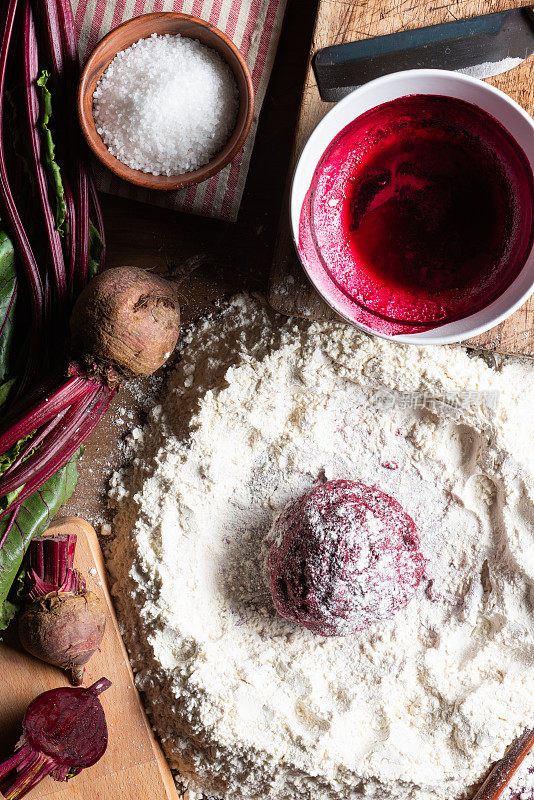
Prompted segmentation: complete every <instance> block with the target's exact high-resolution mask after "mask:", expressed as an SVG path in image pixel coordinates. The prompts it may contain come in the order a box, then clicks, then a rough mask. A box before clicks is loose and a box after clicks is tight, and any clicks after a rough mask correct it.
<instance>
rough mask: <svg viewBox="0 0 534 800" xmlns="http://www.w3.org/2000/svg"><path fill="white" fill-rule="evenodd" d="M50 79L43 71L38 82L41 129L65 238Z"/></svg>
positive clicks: (59, 226) (58, 224) (59, 227)
mask: <svg viewBox="0 0 534 800" xmlns="http://www.w3.org/2000/svg"><path fill="white" fill-rule="evenodd" d="M49 78H50V73H49V72H46V71H45V70H43V72H41V74H40V76H39V78H38V79H37V81H36V85H37V87H38V90H39V94H40V104H41V118H40V127H41V132H42V143H43V157H44V161H45V164H46V171H47V176H48V182H49V186H50V190H51V191H50V194H51V197H53V198H54V202H55V220H56V229H57V231H58V233H59V234H60V236H65V235H66V233H67V230H66V228H67V207H66V204H65V191H64V189H63V179H62V177H61V170H60V168H59V164H58V163H57V161H56V158H55V155H56V145H55V143H54V139H53V137H52V132H51V129H50V119H51V117H52V95H51V94H50V91H49V89H48V86H47V83H48V80H49Z"/></svg>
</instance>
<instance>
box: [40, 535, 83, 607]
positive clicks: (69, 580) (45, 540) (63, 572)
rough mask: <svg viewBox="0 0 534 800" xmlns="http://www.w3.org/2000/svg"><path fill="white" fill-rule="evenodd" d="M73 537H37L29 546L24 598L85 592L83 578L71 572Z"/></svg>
mask: <svg viewBox="0 0 534 800" xmlns="http://www.w3.org/2000/svg"><path fill="white" fill-rule="evenodd" d="M75 549H76V536H75V535H74V534H73V533H71V534H60V535H59V536H39V537H37V538H36V539H34V540H33V541H32V543H31V545H30V564H29V567H28V570H27V573H26V577H27V585H28V589H27V597H28V599H29V600H35V598H36V597H42V596H43V595H46V594H50V592H74V593H76V592H81V591H84V590H85V588H86V587H85V581H84V579H83V577H82V576H81V575H80V573H79V572H77V571H76V570H75V569H74V552H75Z"/></svg>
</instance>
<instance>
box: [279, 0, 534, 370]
mask: <svg viewBox="0 0 534 800" xmlns="http://www.w3.org/2000/svg"><path fill="white" fill-rule="evenodd" d="M530 2H531V0H530ZM530 2H529V0H526V1H525V2H522V1H521V0H516V2H513V0H456V2H454V0H449V1H448V2H443V0H356V2H355V1H354V0H320V2H319V8H318V12H317V20H316V25H315V32H314V35H313V42H312V47H311V53H310V59H309V62H308V68H307V74H306V80H305V84H304V90H303V96H302V103H301V108H300V114H299V120H298V123H297V129H296V136H295V145H294V150H293V157H292V162H291V166H290V172H289V176H290V178H291V175H292V173H293V169H294V167H295V164H296V161H297V158H298V156H299V154H300V152H301V150H302V148H303V146H304V144H305V143H306V141H307V139H308V137H309V135H310V134H311V132H312V131H313V129H314V128H315V126H316V125H317V123H318V122H319V121H320V120H321V118H322V117H323V116H324V115H325V114H326V112H327V111H328V110H329V109H330V108H332V104H331V103H323V102H322V100H321V98H320V97H319V91H318V89H317V84H316V82H315V76H314V73H313V68H312V58H313V56H314V55H315V53H316V52H317V50H320V49H321V48H322V47H326V46H327V45H332V44H341V43H343V42H350V41H355V40H358V39H365V38H368V37H370V36H381V35H384V34H388V33H396V32H397V31H400V30H406V29H409V28H419V27H422V26H424V25H435V24H438V23H441V22H449V21H451V20H454V19H461V18H463V17H471V16H476V15H479V14H487V13H490V12H493V11H503V10H505V9H507V8H513V7H517V6H522V5H524V6H526V5H530ZM487 81H488V83H491V84H492V85H493V86H497V87H498V88H499V89H501V90H502V91H503V92H506V93H507V94H508V95H510V97H512V98H513V99H514V100H516V101H517V102H518V103H519V104H520V105H521V106H523V108H524V109H526V111H528V112H529V113H531V114H534V58H530V59H528V60H527V61H525V62H523V64H521V65H520V66H519V67H516V68H515V69H513V70H510V71H509V72H506V73H503V74H502V75H497V76H496V77H494V78H488V79H487ZM287 194H288V192H286V200H285V203H284V208H283V211H282V217H281V222H280V229H279V233H278V240H277V244H276V248H275V254H274V261H273V265H272V269H271V279H270V287H269V302H270V303H271V305H272V306H273V308H275V309H276V310H277V311H280V312H281V313H283V314H289V315H296V316H300V317H309V318H311V319H336V318H337V317H336V314H335V313H334V312H333V311H332V310H331V309H330V308H329V306H327V305H326V303H325V302H324V301H323V300H322V299H321V298H320V297H319V295H318V294H317V292H316V291H315V289H314V288H313V286H312V285H311V283H309V282H308V279H307V278H306V276H305V274H304V271H303V269H302V268H301V266H300V264H299V261H298V259H297V256H296V253H295V250H294V246H293V242H292V239H291V233H290V229H289V213H288V202H287ZM466 344H468V345H469V346H471V347H479V348H483V349H487V350H494V351H497V352H500V353H509V354H515V355H524V356H532V357H534V298H531V300H530V301H529V302H528V303H526V304H525V305H524V306H523V307H522V308H520V309H519V310H518V311H517V312H516V313H515V314H513V316H511V317H510V318H509V319H508V320H506V321H505V322H503V323H501V324H500V325H498V326H497V327H496V328H494V329H493V330H490V331H488V332H487V333H484V334H481V335H480V336H477V337H476V338H474V339H470V340H469V341H468V342H466Z"/></svg>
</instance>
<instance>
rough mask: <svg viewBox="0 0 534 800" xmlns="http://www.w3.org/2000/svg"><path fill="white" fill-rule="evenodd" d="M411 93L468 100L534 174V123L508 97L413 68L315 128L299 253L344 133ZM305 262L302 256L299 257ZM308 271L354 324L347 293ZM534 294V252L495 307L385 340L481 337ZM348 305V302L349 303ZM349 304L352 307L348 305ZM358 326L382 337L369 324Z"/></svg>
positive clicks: (294, 199) (304, 159)
mask: <svg viewBox="0 0 534 800" xmlns="http://www.w3.org/2000/svg"><path fill="white" fill-rule="evenodd" d="M410 94H434V95H436V94H437V95H445V96H447V97H455V98H458V99H460V100H465V101H466V102H468V103H472V104H473V105H476V106H478V107H479V108H481V109H482V110H483V111H486V112H487V113H488V114H491V116H493V117H494V118H495V119H496V120H498V121H499V122H500V123H501V125H503V127H504V128H506V129H507V130H508V131H509V133H510V134H511V135H512V136H513V138H514V139H515V140H516V142H517V143H518V144H519V146H520V147H521V148H522V149H523V151H524V153H525V155H526V157H527V159H528V161H529V163H530V168H531V169H532V171H533V172H534V120H533V119H532V118H531V117H530V116H529V115H528V114H527V113H526V112H525V111H524V110H523V109H522V108H521V106H519V105H518V104H517V103H516V102H514V101H513V100H512V99H511V98H510V97H508V95H506V94H504V92H501V91H500V90H499V89H495V88H494V87H493V86H490V85H489V84H487V83H484V82H483V81H481V80H478V79H477V78H470V77H468V76H467V75H461V74H460V73H458V72H449V71H446V70H439V69H413V70H407V71H405V72H396V73H394V74H392V75H386V76H384V77H382V78H377V79H376V80H374V81H371V82H370V83H366V84H365V85H364V86H361V87H360V88H359V89H356V90H355V91H354V92H352V93H351V94H350V95H348V96H347V97H345V98H344V99H343V100H341V101H340V102H339V103H337V105H335V106H334V107H333V108H332V109H331V111H329V112H328V114H327V115H326V116H325V117H324V119H323V120H322V121H321V122H320V123H319V125H318V126H317V127H316V128H315V130H314V131H313V133H312V135H311V136H310V138H309V139H308V141H307V143H306V145H305V147H304V149H303V151H302V153H301V156H300V159H299V162H298V164H297V167H296V170H295V174H294V176H293V184H292V187H291V200H290V215H291V230H292V233H293V241H294V242H295V247H296V249H297V252H299V248H298V240H299V220H300V212H301V208H302V204H303V202H304V199H305V196H306V193H307V191H308V189H309V187H310V184H311V181H312V178H313V174H314V172H315V168H316V166H317V164H318V163H319V160H320V158H321V156H322V155H323V153H324V151H325V150H326V148H327V147H328V145H329V144H330V142H331V141H332V139H333V138H334V137H335V136H336V135H337V134H338V133H339V132H340V131H341V130H343V128H344V127H345V126H346V125H348V124H349V122H352V120H354V119H356V117H359V116H360V115H361V114H363V113H364V112H365V111H369V110H370V109H372V108H374V107H375V106H378V105H380V104H381V103H386V102H388V101H390V100H395V99H396V98H398V97H405V96H406V95H410ZM299 257H300V253H299ZM301 262H302V264H303V267H304V269H305V271H306V273H307V275H308V277H309V278H310V280H311V281H312V283H313V284H314V286H315V288H316V289H317V290H318V292H319V293H320V294H321V295H322V297H323V298H324V299H325V300H326V302H327V303H328V304H329V305H330V306H331V307H332V308H333V309H334V310H335V311H337V312H338V314H340V316H342V317H344V319H346V320H347V321H348V322H351V323H352V324H355V325H356V324H357V323H356V322H355V320H353V319H351V318H350V313H349V312H348V310H347V307H346V305H345V306H344V303H343V300H342V296H341V293H340V292H339V291H338V292H337V295H338V296H336V290H335V287H334V285H333V283H332V281H331V280H330V278H329V277H328V275H327V274H326V273H324V274H323V275H321V274H315V273H314V274H311V273H310V271H309V270H308V268H307V266H306V263H305V262H304V260H303V259H302V258H301ZM533 292H534V248H533V249H532V250H531V252H530V254H529V256H528V258H527V260H526V262H525V264H524V266H523V269H522V270H521V272H520V273H519V275H518V276H517V277H516V279H515V280H514V281H513V283H511V284H510V286H509V287H508V288H507V289H506V290H505V291H504V292H503V293H502V294H501V295H500V296H499V297H498V298H497V299H496V300H494V301H493V302H492V303H490V305H488V306H486V307H485V308H483V309H481V310H479V311H477V312H476V313H475V314H471V315H469V316H467V317H464V318H462V319H459V320H456V321H455V322H449V323H447V324H445V325H441V326H439V327H437V328H433V329H432V330H428V331H424V332H420V333H410V334H403V335H398V336H384V338H387V339H392V340H393V341H396V342H406V343H408V344H417V345H422V344H423V345H426V344H447V343H450V342H459V341H462V340H464V339H469V338H471V337H472V336H477V335H478V334H480V333H483V332H484V331H487V330H488V329H489V328H493V327H494V326H495V325H497V324H498V323H499V322H502V321H503V320H504V319H506V318H507V317H509V316H510V315H511V314H512V313H513V312H514V311H516V309H518V308H519V306H521V305H522V304H523V303H524V302H525V301H526V300H527V299H528V298H529V297H530V295H531V294H532V293H533ZM345 303H347V301H345ZM347 305H348V303H347ZM358 327H361V328H363V329H364V330H367V331H368V332H369V333H373V334H376V335H382V334H378V333H377V332H376V331H374V330H373V329H372V328H369V327H367V326H365V325H358Z"/></svg>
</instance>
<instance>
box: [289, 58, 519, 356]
mask: <svg viewBox="0 0 534 800" xmlns="http://www.w3.org/2000/svg"><path fill="white" fill-rule="evenodd" d="M410 78H413V79H414V81H419V80H420V79H423V78H436V79H437V80H438V82H439V81H442V80H445V81H447V80H449V81H450V80H453V81H455V82H458V83H465V84H470V85H475V86H476V87H477V89H482V91H487V93H488V94H490V95H491V94H493V95H494V96H497V97H498V98H499V99H500V100H502V101H504V102H505V103H506V104H508V105H509V106H511V108H513V109H514V110H515V111H516V112H518V113H519V114H520V116H522V117H523V118H524V120H525V121H526V122H527V123H528V125H529V126H530V127H531V129H532V135H533V137H534V119H533V118H532V117H531V116H530V115H529V114H528V113H527V112H526V111H525V109H524V108H522V107H521V106H520V105H519V103H516V101H515V100H513V98H511V97H510V96H509V95H507V94H506V93H505V92H503V91H502V90H501V89H498V88H497V87H495V86H492V85H491V84H489V83H486V82H485V81H483V80H480V79H479V78H473V77H471V76H470V75H464V74H463V73H460V72H454V71H451V70H445V69H410V70H400V71H398V72H392V73H389V74H388V75H382V76H380V77H379V78H375V79H374V80H372V81H368V82H367V83H364V84H362V85H361V86H358V87H357V88H356V89H354V90H353V91H352V92H350V94H348V95H347V96H346V97H344V98H343V99H342V100H339V101H338V102H337V103H336V104H335V105H334V106H333V107H332V108H331V109H330V110H329V111H327V113H326V114H325V115H324V117H323V118H322V119H321V120H320V121H319V122H318V123H317V125H316V126H315V128H314V129H313V131H312V132H311V134H310V135H309V137H308V139H307V140H306V143H305V144H304V147H303V148H302V150H301V152H300V154H299V156H298V159H297V163H296V165H295V168H294V170H293V175H292V178H291V183H290V192H289V224H290V229H291V238H292V240H293V245H294V247H295V250H296V253H297V256H298V258H299V261H300V264H301V266H302V269H303V270H304V273H305V275H306V277H307V279H308V280H309V281H310V283H311V284H312V285H313V286H314V288H315V290H316V291H317V292H318V293H319V295H320V296H321V297H322V299H323V300H324V301H325V303H327V305H328V306H329V307H330V308H332V309H333V311H335V313H336V314H337V315H338V316H339V317H340V318H341V319H343V320H345V322H348V323H349V324H350V325H352V326H353V327H355V328H359V329H361V330H363V331H365V332H366V333H369V334H371V335H373V336H378V337H379V338H381V339H387V340H388V341H392V342H397V343H402V344H413V345H438V344H454V343H458V342H464V343H465V342H466V340H468V339H471V338H474V337H476V336H479V335H480V334H482V333H485V332H486V331H488V330H491V328H495V327H496V326H497V325H499V324H500V323H501V322H504V320H506V319H508V317H510V316H511V315H512V314H513V313H514V312H515V311H517V309H518V308H520V307H521V306H522V305H523V304H524V303H525V302H526V301H527V300H528V299H529V297H531V295H532V294H533V293H534V277H533V279H532V281H531V282H530V285H529V286H528V288H527V289H526V290H525V291H524V292H523V293H522V294H521V295H520V297H519V298H518V299H517V300H516V301H515V302H514V303H511V304H510V305H509V306H508V307H507V308H506V310H505V311H503V312H501V313H500V314H496V315H494V316H491V318H489V315H488V319H487V320H486V321H485V322H483V323H480V324H475V325H474V326H473V327H472V328H469V329H467V330H466V331H463V332H462V333H461V335H458V333H454V332H443V333H441V334H440V333H439V331H440V328H441V329H446V328H450V327H451V326H455V325H456V324H457V323H459V322H465V321H467V320H469V319H470V318H471V316H473V317H477V316H479V315H482V314H484V312H487V311H488V309H491V307H492V305H493V304H494V303H495V302H497V301H498V300H499V299H500V298H501V297H502V294H504V293H505V292H506V291H508V289H510V288H511V286H513V285H514V283H515V282H516V281H517V279H518V278H519V277H520V275H521V274H522V273H523V271H524V269H525V267H526V265H527V263H528V261H529V260H530V259H532V258H533V257H534V243H533V246H532V248H531V250H530V252H529V254H528V256H527V259H526V260H525V264H524V265H523V267H522V269H521V271H520V272H519V274H518V275H517V276H516V278H515V280H514V281H513V282H512V284H510V286H509V287H508V288H507V289H506V290H505V292H503V293H501V295H499V297H497V298H496V299H495V300H494V301H492V303H490V304H489V305H488V306H484V307H483V308H482V309H480V310H479V311H478V312H476V313H475V314H473V315H469V316H467V317H462V318H461V319H460V320H456V321H455V322H451V323H447V324H446V325H442V326H438V327H436V328H431V329H430V330H428V331H423V332H421V333H407V334H395V335H389V334H385V333H381V332H379V331H375V330H373V329H372V328H370V327H369V326H367V325H364V324H363V323H358V322H354V320H351V319H349V318H348V317H347V316H346V315H345V314H343V312H342V311H340V310H339V309H338V308H336V307H335V306H334V305H333V303H332V302H331V300H330V299H329V298H327V297H325V295H324V294H323V292H322V291H321V290H320V288H319V287H318V286H317V285H316V283H315V281H314V280H313V277H312V275H311V274H310V272H309V271H308V269H307V267H306V265H305V263H304V261H303V259H302V257H301V254H300V250H299V246H298V233H299V225H298V223H299V220H300V210H301V207H302V206H301V205H300V207H299V208H298V213H297V214H296V216H295V215H294V213H293V206H294V195H295V192H294V190H295V184H296V181H297V180H298V178H299V175H300V171H301V170H302V164H303V162H304V159H305V158H306V156H307V153H308V150H309V149H310V148H311V146H312V145H313V144H315V140H316V139H317V138H318V136H320V135H321V133H322V130H323V128H325V127H327V126H328V124H329V120H330V118H331V116H332V115H333V114H339V113H340V110H343V109H344V108H345V106H347V105H350V104H351V103H352V102H354V97H355V95H359V94H360V93H362V90H365V91H366V92H368V91H369V90H373V89H374V88H377V87H381V86H382V85H383V84H387V83H395V82H398V81H404V80H406V79H410ZM417 93H418V92H417V87H416V86H415V85H414V90H413V92H409V93H407V94H417ZM434 93H435V94H440V92H439V91H435V92H434ZM425 94H429V92H425ZM398 96H399V97H403V96H406V94H403V95H401V94H399V95H398ZM443 96H444V97H454V95H452V94H450V93H447V92H443ZM378 104H379V103H378ZM473 105H476V103H473ZM370 108H372V106H370ZM356 118H357V117H355V119H356ZM498 121H500V120H498ZM345 124H347V123H345ZM500 124H501V125H503V126H504V123H503V122H502V121H500ZM343 127H345V125H342V126H341V127H340V128H339V129H338V131H337V133H339V132H340V131H341V130H343ZM504 127H506V126H504ZM335 135H336V134H335V133H334V135H333V136H330V137H329V138H328V142H327V143H326V144H325V146H324V150H326V148H327V147H328V146H329V143H330V142H331V141H332V140H333V138H334V136H335ZM520 146H521V145H520ZM324 150H323V152H324ZM533 171H534V170H533ZM295 219H296V225H295V224H294V220H295Z"/></svg>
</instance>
